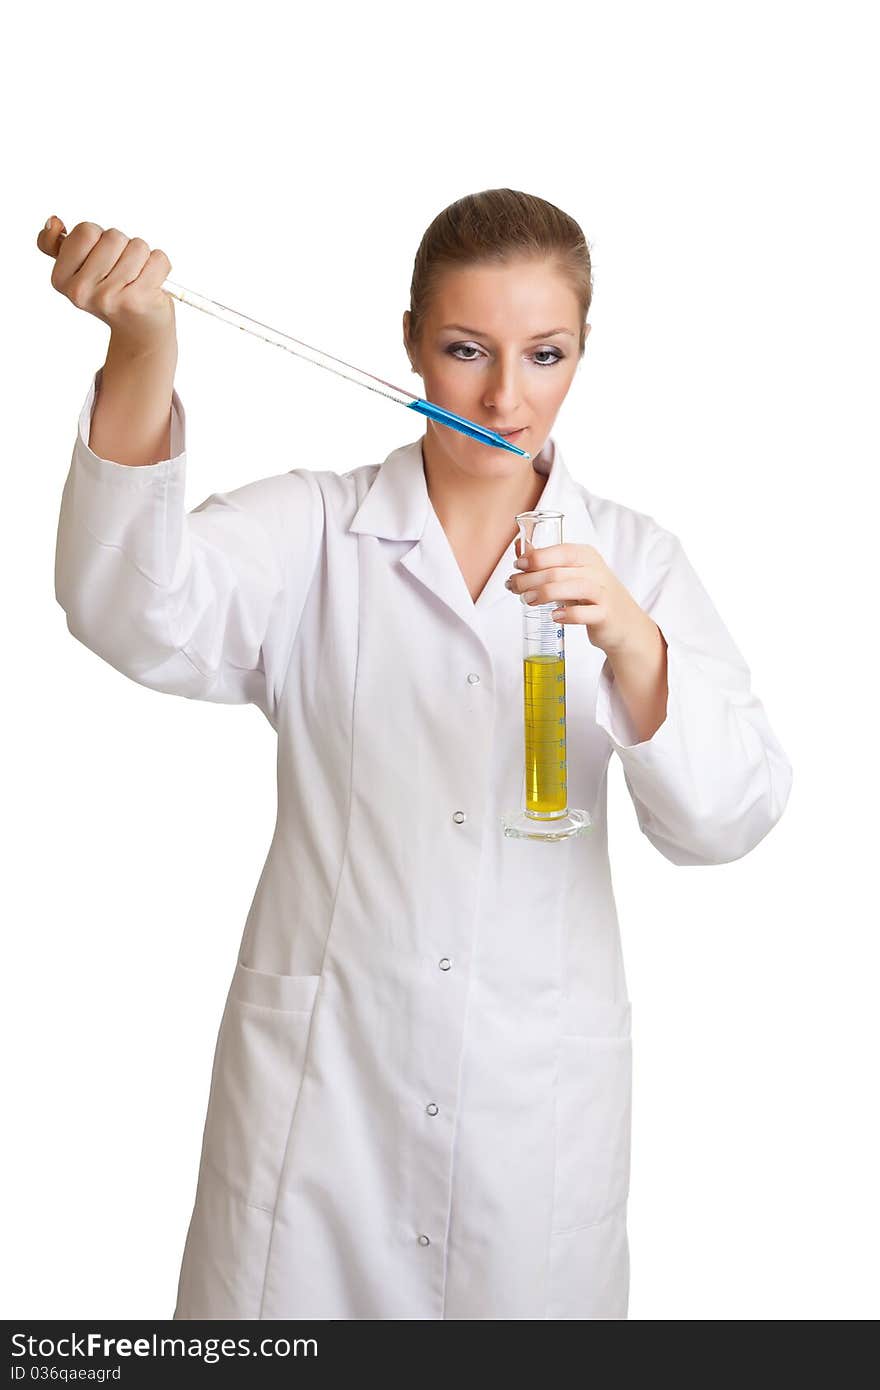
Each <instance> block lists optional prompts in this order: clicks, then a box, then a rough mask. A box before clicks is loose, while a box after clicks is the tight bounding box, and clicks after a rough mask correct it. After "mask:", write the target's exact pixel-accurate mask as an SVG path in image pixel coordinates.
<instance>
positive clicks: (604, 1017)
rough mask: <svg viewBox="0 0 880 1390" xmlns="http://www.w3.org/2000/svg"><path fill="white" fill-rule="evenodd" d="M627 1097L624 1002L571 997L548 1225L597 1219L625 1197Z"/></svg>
mask: <svg viewBox="0 0 880 1390" xmlns="http://www.w3.org/2000/svg"><path fill="white" fill-rule="evenodd" d="M631 1102H632V1037H631V1005H630V1003H629V1001H628V1000H622V1001H616V1002H615V1001H605V1000H595V999H594V1000H586V1001H585V1000H582V999H573V1000H572V1001H570V1003H569V1005H568V1007H567V1011H566V1019H565V1024H564V1030H563V1034H562V1037H561V1039H560V1051H559V1070H558V1074H557V1091H556V1189H555V1198H554V1211H553V1229H554V1231H570V1230H576V1229H578V1228H581V1227H585V1226H595V1225H598V1223H599V1222H600V1221H604V1220H605V1219H606V1217H608V1216H610V1215H611V1213H612V1212H614V1211H616V1210H618V1209H619V1208H620V1207H621V1206H623V1205H624V1203H625V1202H626V1200H627V1197H628V1195H629V1172H630V1117H631Z"/></svg>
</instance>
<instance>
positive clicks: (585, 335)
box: [584, 323, 593, 343]
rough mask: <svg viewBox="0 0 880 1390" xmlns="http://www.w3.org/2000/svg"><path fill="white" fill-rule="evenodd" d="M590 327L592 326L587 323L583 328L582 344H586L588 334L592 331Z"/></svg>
mask: <svg viewBox="0 0 880 1390" xmlns="http://www.w3.org/2000/svg"><path fill="white" fill-rule="evenodd" d="M592 327H593V325H592V324H591V323H588V324H586V325H585V326H584V343H586V341H587V339H588V338H589V336H590V332H591V331H592Z"/></svg>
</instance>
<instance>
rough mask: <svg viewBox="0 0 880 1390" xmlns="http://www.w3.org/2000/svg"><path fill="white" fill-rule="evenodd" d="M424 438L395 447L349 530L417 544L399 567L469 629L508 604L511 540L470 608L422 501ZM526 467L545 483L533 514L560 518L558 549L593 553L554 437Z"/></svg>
mask: <svg viewBox="0 0 880 1390" xmlns="http://www.w3.org/2000/svg"><path fill="white" fill-rule="evenodd" d="M423 437H424V436H420V437H419V438H418V439H415V440H413V441H412V442H411V443H410V444H403V445H401V447H400V448H398V449H394V450H392V452H391V453H390V454H389V455H388V456H387V458H386V459H385V460H384V462H383V463H382V464H381V465H380V467H379V470H378V472H377V474H376V477H375V478H374V480H373V483H372V485H371V487H370V489H369V491H368V492H367V495H366V497H365V498H364V500H363V502H362V503H361V505H360V507H359V508H358V510H357V511H356V512H355V515H354V519H353V521H352V523H351V525H350V526H349V528H348V529H349V530H350V531H353V532H357V533H358V534H360V535H370V536H377V537H379V538H380V539H382V540H392V541H402V540H413V541H415V542H416V544H415V545H414V546H413V547H412V548H411V549H410V550H408V551H406V553H405V554H403V555H402V556H401V557H400V564H402V565H404V566H405V567H406V568H407V569H408V570H409V571H410V572H411V573H412V574H413V575H415V577H416V578H417V579H419V580H420V582H421V583H423V584H425V585H426V587H427V588H429V589H430V590H431V591H432V592H433V593H434V594H436V595H437V597H438V598H441V599H442V600H443V602H444V603H446V604H447V605H448V606H449V607H450V608H452V609H453V610H454V611H455V612H457V613H459V614H460V615H461V616H462V617H463V618H464V619H465V621H467V622H470V623H472V622H473V619H474V615H475V613H479V614H482V612H483V610H485V609H487V608H490V607H492V606H493V605H494V604H496V603H498V602H499V601H500V600H501V599H502V598H507V599H508V600H509V599H510V598H511V592H510V590H509V589H508V588H507V587H506V583H505V581H506V579H507V577H508V575H509V574H511V573H512V572H513V568H514V565H513V562H514V560H515V559H516V540H515V538H514V540H512V541H511V543H510V545H509V546H508V548H507V550H506V551H505V552H504V554H503V555H502V556H501V558H500V560H499V561H498V564H497V565H496V567H495V570H494V571H493V573H492V574H491V576H490V577H489V580H488V582H487V584H486V585H485V587H484V589H483V591H482V593H481V594H480V595H479V597H478V599H477V601H476V603H474V602H473V600H472V599H471V596H470V593H469V591H468V588H467V585H466V583H465V580H464V576H463V575H462V573H461V570H460V569H459V567H458V562H457V560H456V559H455V555H454V553H453V550H452V547H451V546H450V544H449V540H448V537H447V536H446V532H445V531H444V530H443V527H442V525H441V524H440V521H439V518H438V517H437V513H436V512H435V511H434V507H433V504H432V502H431V499H430V496H429V495H428V487H427V482H426V479H425V471H424V466H423V461H422V438H423ZM531 464H532V467H533V468H534V469H535V471H536V472H538V473H541V474H543V475H544V476H545V477H546V479H547V481H546V483H545V485H544V490H543V492H542V493H541V496H540V498H539V499H538V502H537V503H536V506H535V510H536V511H539V510H546V511H559V512H562V514H563V517H564V520H563V524H562V538H563V541H564V542H566V543H568V542H572V543H575V544H580V545H595V544H596V529H595V526H594V524H593V519H592V517H591V516H590V512H589V508H588V506H587V501H586V497H585V496H584V493H583V491H582V489H581V488H580V487H579V485H578V484H577V483H576V482H575V481H574V479H573V478H572V477H571V474H570V473H569V471H568V468H567V467H566V465H565V461H564V459H563V457H562V451H561V449H560V448H559V445H558V444H557V443H556V441H555V440H554V439H553V437H552V435H551V436H549V437H548V439H547V441H546V443H545V444H544V447H543V449H542V450H541V452H540V453H539V454H538V455H536V457H535V458H533V459H532V460H531ZM512 523H513V518H511V524H512Z"/></svg>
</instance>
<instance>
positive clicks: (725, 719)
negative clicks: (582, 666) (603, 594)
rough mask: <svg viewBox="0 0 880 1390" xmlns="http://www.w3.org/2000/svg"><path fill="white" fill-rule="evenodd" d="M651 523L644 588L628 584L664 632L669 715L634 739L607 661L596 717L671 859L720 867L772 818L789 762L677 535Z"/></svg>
mask: <svg viewBox="0 0 880 1390" xmlns="http://www.w3.org/2000/svg"><path fill="white" fill-rule="evenodd" d="M653 527H654V529H653V533H652V534H651V535H649V536H648V537H647V543H646V545H645V546H644V549H643V557H644V558H643V569H642V578H641V581H640V584H639V592H636V591H635V590H632V591H631V592H633V596H634V597H635V598H637V599H638V601H639V603H640V605H641V607H642V608H643V609H644V610H645V612H647V613H648V614H649V615H650V616H651V617H652V618H653V619H654V622H655V623H656V624H657V626H658V627H659V629H660V631H661V632H662V633H663V636H664V637H665V639H666V643H667V685H668V690H669V694H668V700H667V708H666V717H665V719H664V720H663V723H662V724H661V725H660V726H659V728H658V729H657V730H655V732H654V734H653V736H652V737H651V738H649V739H646V740H644V741H643V742H639V741H638V736H637V732H636V730H635V729H634V727H633V724H632V721H631V720H630V718H629V715H628V712H627V709H626V705H625V704H624V702H623V699H622V697H621V695H620V692H619V690H618V689H617V687H616V686H615V682H614V673H613V670H612V667H611V662H610V659H608V658H606V660H605V662H604V664H603V666H602V670H601V672H600V675H599V685H598V690H597V697H596V721H597V723H598V724H599V725H601V727H602V728H603V729H604V730H605V731H606V733H607V734H608V735H609V738H610V739H611V742H612V745H613V747H614V750H615V751H616V753H617V755H618V757H619V758H620V760H621V763H622V764H623V769H624V779H625V781H626V785H627V788H628V791H629V794H630V797H631V798H632V801H633V804H634V806H635V809H636V816H637V819H638V822H639V826H640V828H641V830H642V833H643V834H644V835H645V836H646V837H647V839H648V840H650V842H651V844H652V845H654V846H655V847H656V848H657V849H658V850H659V851H660V853H661V854H662V855H663V856H664V858H666V859H668V860H670V861H671V862H672V863H673V864H683V865H694V864H724V863H728V862H730V861H731V860H734V859H739V858H741V857H742V856H743V855H745V854H748V852H749V851H750V850H751V849H754V847H755V845H757V844H758V843H759V841H760V840H762V839H763V837H764V836H765V835H766V834H767V832H768V831H769V830H770V829H771V828H772V827H773V826H774V825H775V824H776V822H777V821H778V820H779V818H780V816H781V815H782V812H783V810H784V809H785V805H786V802H787V801H788V796H789V792H790V791H791V785H792V768H791V764H790V762H789V760H788V758H787V757H786V754H785V752H784V751H783V749H782V747H781V745H780V743H779V740H778V739H777V737H776V735H775V733H774V732H773V730H772V729H771V727H770V724H769V722H768V719H767V716H766V714H765V711H764V707H763V705H762V703H761V701H760V700H759V699H758V697H757V695H755V693H754V692H753V691H752V689H751V673H750V671H749V668H748V666H747V665H746V662H745V660H744V658H743V656H742V654H741V653H740V651H739V650H738V648H737V647H736V645H735V644H734V641H733V638H732V637H731V635H730V633H729V631H728V630H727V628H726V627H725V625H724V623H723V622H722V620H721V618H720V616H719V614H718V612H717V610H716V608H715V606H714V604H713V603H712V600H711V599H710V597H709V595H708V593H707V592H706V590H705V588H704V587H703V585H702V583H701V581H700V579H699V578H698V576H697V574H696V572H695V571H694V569H693V567H692V565H691V564H690V561H689V560H688V558H687V556H686V554H685V552H684V549H683V547H682V545H681V542H680V541H679V540H678V538H677V537H676V536H674V535H673V534H672V533H671V532H669V531H666V530H664V529H663V528H660V527H658V526H657V525H656V523H653Z"/></svg>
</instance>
